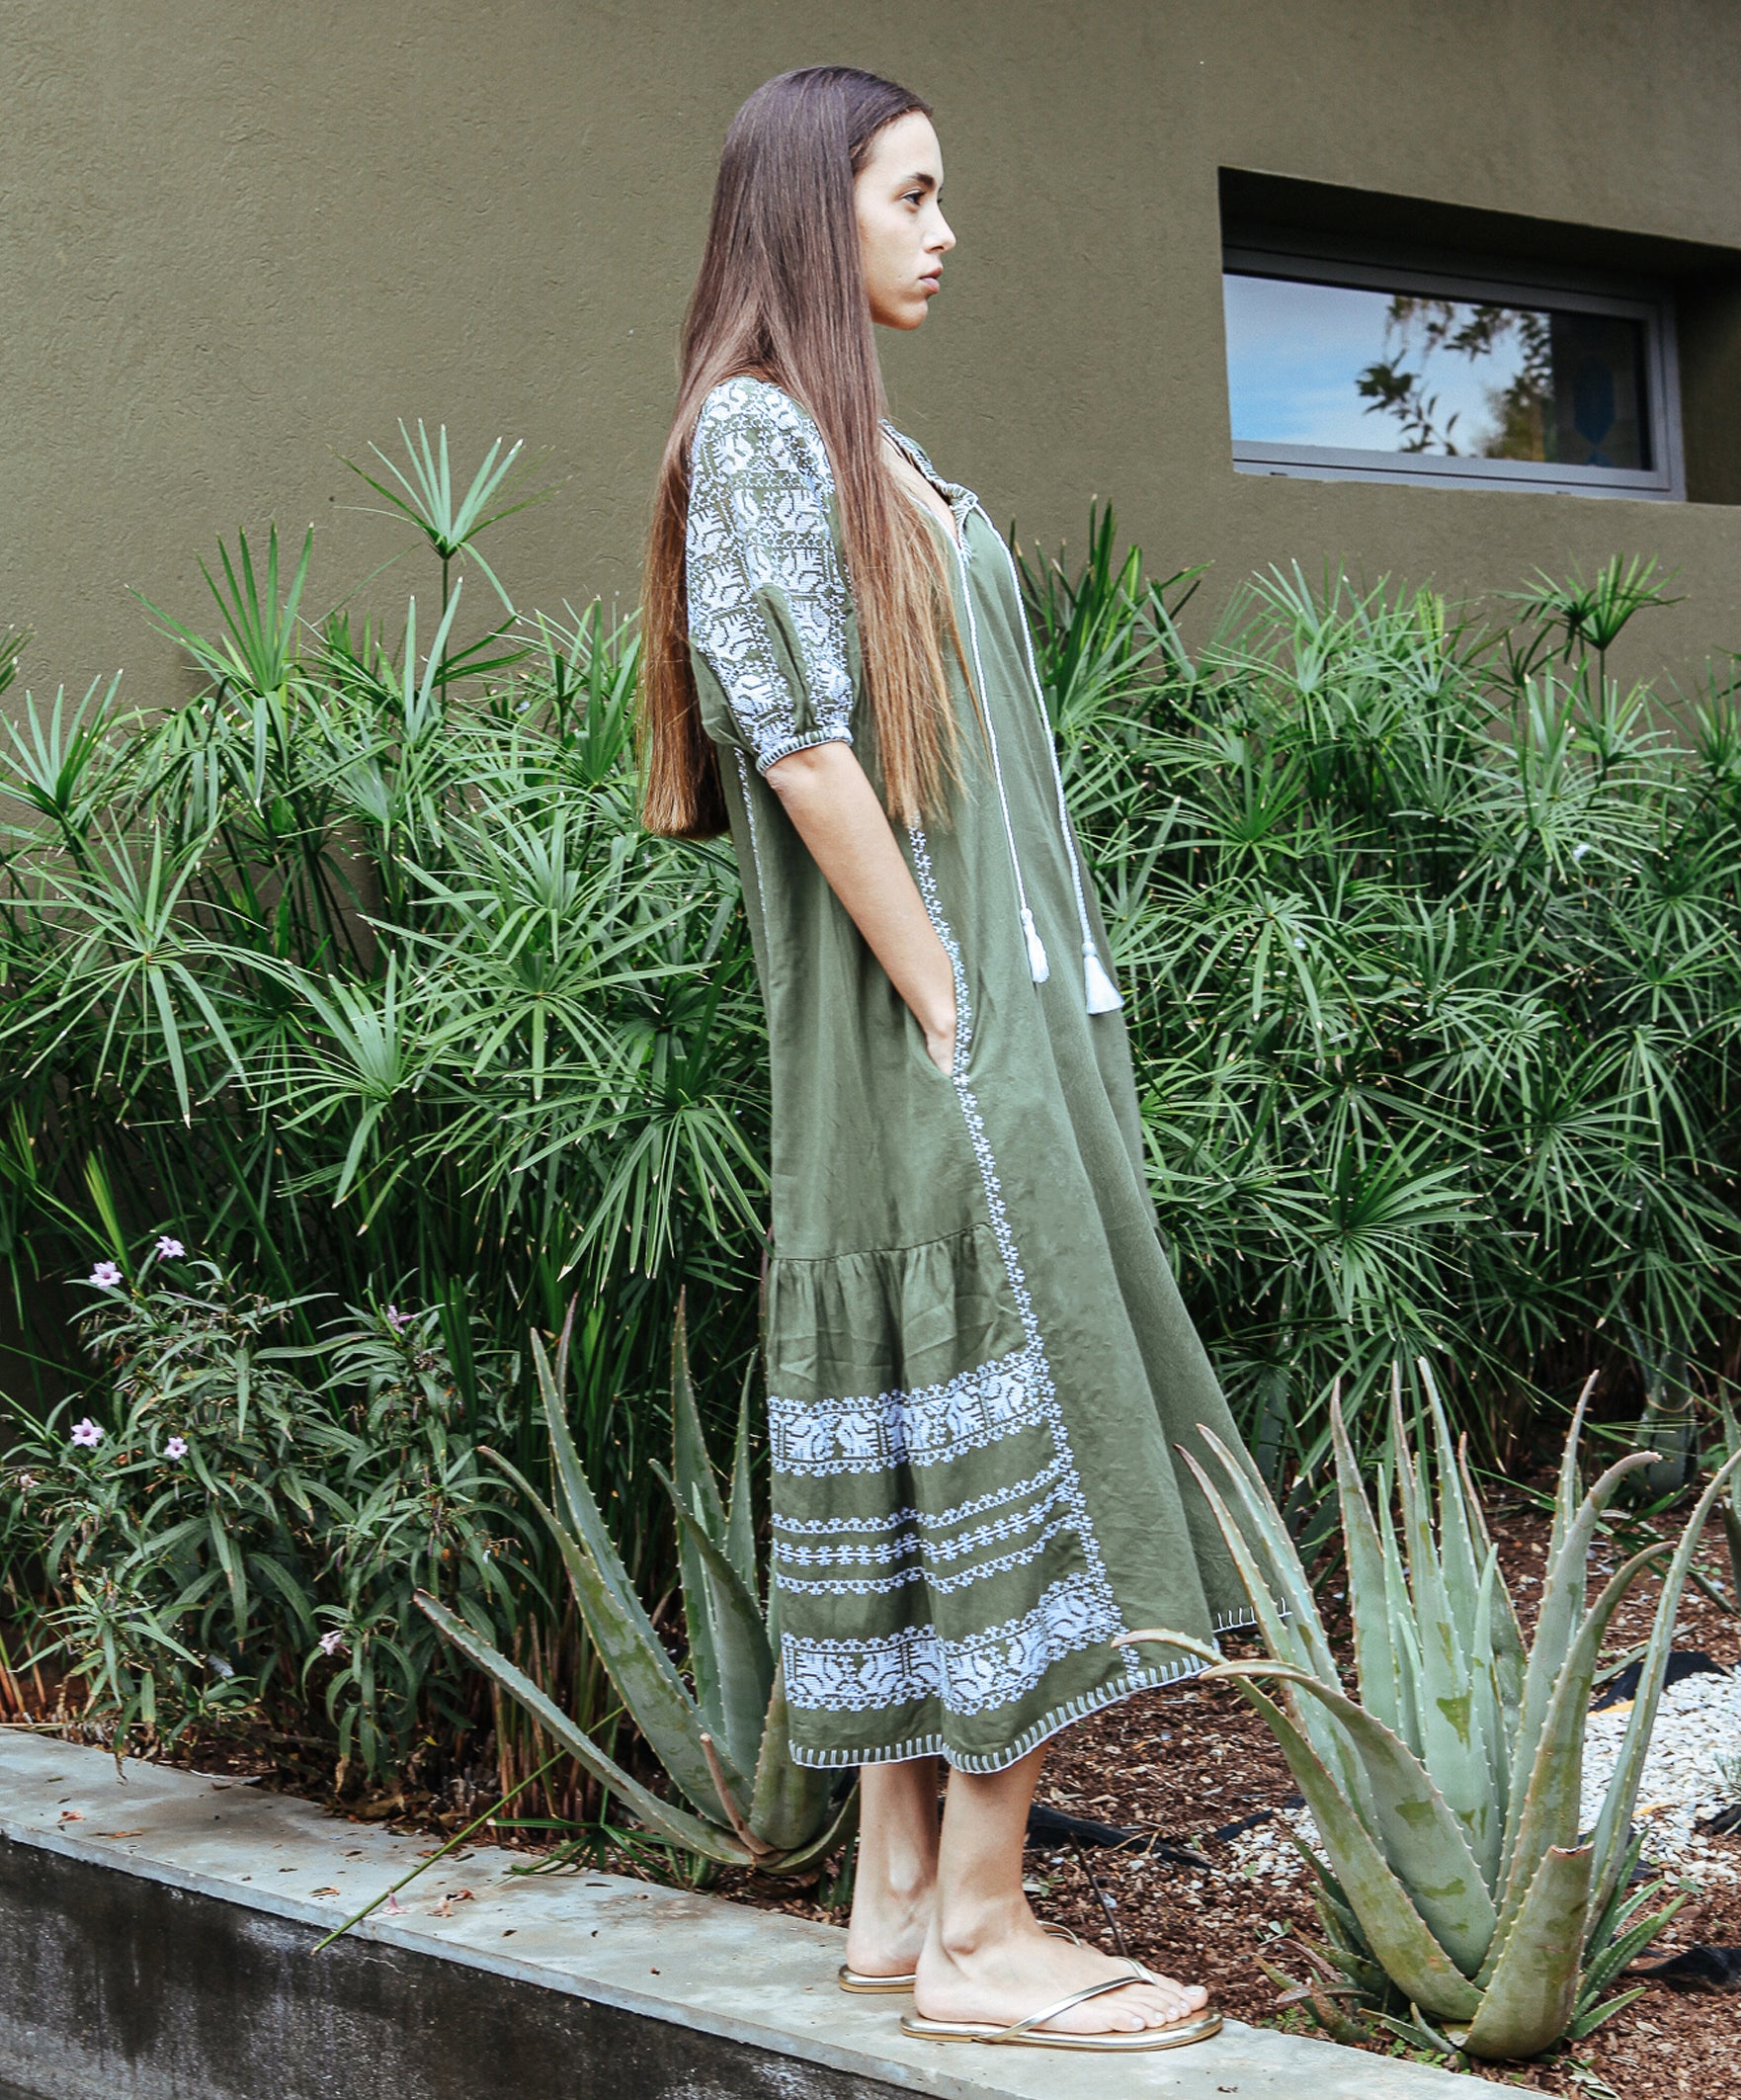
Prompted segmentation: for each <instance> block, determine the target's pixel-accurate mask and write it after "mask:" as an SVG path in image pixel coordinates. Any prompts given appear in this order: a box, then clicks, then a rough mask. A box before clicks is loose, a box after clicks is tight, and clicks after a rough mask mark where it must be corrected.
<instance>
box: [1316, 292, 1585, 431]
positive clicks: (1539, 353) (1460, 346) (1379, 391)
mask: <svg viewBox="0 0 1741 2100" xmlns="http://www.w3.org/2000/svg"><path fill="white" fill-rule="evenodd" d="M1502 344H1503V345H1504V347H1505V348H1506V349H1508V350H1511V351H1512V353H1513V358H1514V359H1515V360H1516V363H1515V367H1514V370H1513V372H1512V376H1511V378H1509V379H1507V380H1506V382H1505V383H1504V384H1503V385H1495V386H1490V387H1487V388H1485V389H1484V391H1485V393H1486V397H1487V406H1488V411H1489V413H1490V415H1491V416H1492V419H1493V427H1492V429H1490V430H1488V431H1484V432H1479V433H1469V432H1467V431H1465V432H1464V433H1463V437H1464V441H1465V443H1464V444H1459V443H1458V442H1457V429H1456V426H1457V424H1458V423H1459V422H1460V421H1461V411H1460V410H1458V409H1452V410H1451V413H1450V414H1449V415H1447V416H1445V417H1444V419H1443V422H1442V421H1441V419H1440V408H1439V401H1440V396H1439V394H1438V393H1437V392H1433V391H1429V386H1430V383H1431V367H1432V364H1433V361H1434V359H1435V358H1437V357H1440V356H1445V357H1461V358H1466V359H1467V360H1468V361H1469V363H1470V365H1471V366H1478V365H1479V364H1480V362H1481V360H1482V359H1484V358H1485V359H1492V358H1493V357H1494V355H1495V354H1496V352H1497V351H1498V350H1499V349H1500V347H1501V345H1502ZM1508 362H1511V361H1510V360H1508ZM1411 368H1412V369H1411ZM1355 386H1356V389H1357V390H1358V391H1359V393H1360V396H1361V398H1362V399H1363V400H1364V401H1365V402H1366V403H1367V409H1366V413H1367V414H1368V415H1387V416H1393V417H1394V418H1395V419H1396V421H1397V423H1398V425H1399V426H1400V428H1401V433H1402V441H1403V442H1402V443H1401V445H1399V446H1398V447H1397V450H1398V451H1399V452H1417V453H1438V454H1441V455H1443V456H1444V457H1446V458H1448V459H1452V460H1455V459H1460V458H1464V457H1471V456H1472V457H1474V458H1477V459H1483V460H1545V459H1546V458H1547V457H1548V454H1547V452H1546V451H1545V449H1544V447H1545V443H1546V438H1545V432H1546V426H1547V421H1548V417H1549V414H1550V410H1551V403H1552V392H1553V364H1552V351H1551V346H1550V342H1549V329H1548V317H1547V315H1546V314H1545V313H1538V312H1534V311H1533V310H1532V309H1531V308H1529V307H1527V306H1498V305H1487V304H1482V305H1470V304H1468V303H1466V302H1465V301H1463V300H1460V299H1446V298H1426V297H1422V296H1421V295H1419V294H1415V293H1412V292H1399V293H1397V294H1395V296H1394V297H1393V298H1392V299H1391V301H1390V305H1389V308H1388V311H1387V313H1386V315H1385V324H1384V351H1383V355H1382V357H1381V358H1378V359H1376V360H1374V361H1373V363H1371V364H1370V365H1368V367H1367V368H1366V370H1365V371H1364V372H1362V373H1361V375H1360V377H1359V378H1357V379H1356V380H1355ZM1465 446H1466V447H1467V450H1465Z"/></svg>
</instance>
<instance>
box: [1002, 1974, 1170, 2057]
mask: <svg viewBox="0 0 1741 2100" xmlns="http://www.w3.org/2000/svg"><path fill="white" fill-rule="evenodd" d="M1145 1980H1146V1979H1145V1978H1144V1977H1143V1976H1141V1975H1140V1974H1130V1975H1127V1976H1108V1977H1107V1978H1106V1980H1105V1981H1104V1982H1101V1983H1090V1984H1089V1986H1088V1988H1087V1989H1086V1990H1073V1991H1072V1992H1071V1993H1070V1995H1069V1996H1068V1997H1067V1998H1060V1999H1059V2000H1058V2001H1057V2003H1056V2004H1055V2005H1048V2006H1046V2008H1045V2009H1044V2011H1043V2012H1033V2013H1030V2014H1029V2015H1028V2017H1027V2019H1026V2020H1018V2021H1017V2022H1016V2024H1015V2026H1014V2027H1006V2028H1004V2029H1003V2030H1002V2031H1001V2032H1000V2033H998V2034H995V2035H987V2036H986V2037H985V2038H984V2039H985V2040H986V2041H987V2042H1018V2041H1020V2040H1021V2038H1022V2037H1023V2036H1024V2035H1025V2034H1027V2033H1028V2032H1029V2030H1030V2029H1031V2028H1035V2027H1043V2026H1044V2025H1045V2023H1046V2022H1047V2021H1048V2020H1055V2019H1056V2018H1057V2017H1058V2015H1059V2014H1060V2013H1066V2012H1073V2011H1074V2010H1075V2009H1076V2007H1077V2006H1078V2005H1086V2004H1087V2003H1088V2001H1089V2000H1090V1999H1091V1998H1104V1997H1105V1996H1106V1995H1107V1993H1108V1992H1109V1991H1112V1990H1123V1989H1125V1988H1126V1987H1127V1986H1128V1985H1130V1984H1132V1983H1141V1982H1143V1981H1145Z"/></svg>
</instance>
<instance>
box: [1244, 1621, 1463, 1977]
mask: <svg viewBox="0 0 1741 2100" xmlns="http://www.w3.org/2000/svg"><path fill="white" fill-rule="evenodd" d="M1206 1674H1207V1675H1208V1676H1211V1677H1225V1678H1229V1679H1232V1678H1235V1677H1239V1678H1245V1679H1254V1678H1257V1677H1266V1678H1275V1679H1280V1680H1282V1681H1283V1682H1284V1683H1286V1684H1290V1685H1292V1686H1293V1687H1294V1688H1295V1690H1296V1691H1298V1692H1300V1693H1303V1694H1304V1695H1306V1696H1307V1697H1309V1698H1312V1699H1316V1700H1319V1701H1321V1702H1322V1704H1323V1705H1324V1706H1325V1707H1326V1708H1327V1709H1328V1711H1329V1712H1330V1714H1331V1715H1332V1716H1333V1717H1334V1718H1335V1720H1336V1721H1337V1722H1339V1723H1340V1725H1341V1726H1342V1727H1344V1728H1345V1729H1346V1730H1347V1731H1348V1734H1349V1738H1350V1740H1351V1741H1352V1742H1353V1744H1354V1746H1355V1749H1356V1751H1357V1752H1358V1753H1359V1755H1360V1758H1361V1761H1362V1763H1363V1764H1364V1765H1365V1766H1366V1768H1367V1777H1368V1781H1369V1783H1370V1786H1371V1790H1372V1802H1373V1805H1374V1806H1375V1808H1376V1810H1377V1816H1378V1836H1379V1841H1380V1843H1381V1844H1382V1845H1383V1848H1384V1852H1385V1856H1386V1858H1387V1859H1388V1861H1389V1864H1390V1866H1391V1867H1392V1868H1393V1869H1394V1870H1395V1872H1396V1874H1397V1876H1398V1877H1399V1879H1400V1880H1401V1882H1402V1884H1403V1886H1404V1888H1405V1889H1406V1890H1407V1891H1408V1894H1409V1896H1410V1899H1411V1900H1412V1901H1413V1903H1414V1906H1415V1908H1416V1909H1417V1910H1418V1911H1419V1912H1420V1914H1421V1916H1422V1918H1423V1919H1424V1920H1425V1921H1426V1923H1427V1925H1428V1927H1429V1928H1430V1929H1431V1931H1432V1932H1433V1934H1434V1936H1435V1937H1436V1938H1437V1939H1438V1940H1439V1942H1440V1944H1441V1945H1442V1946H1443V1947H1444V1948H1445V1950H1446V1952H1447V1953H1448V1954H1449V1955H1450V1956H1451V1960H1452V1961H1453V1962H1455V1964H1456V1965H1457V1967H1458V1968H1459V1969H1460V1970H1461V1971H1462V1972H1463V1974H1465V1975H1467V1976H1473V1975H1474V1974H1475V1973H1476V1971H1477V1970H1479V1968H1480V1966H1481V1963H1482V1961H1483V1960H1484V1958H1485V1956H1486V1954H1487V1950H1488V1947H1489V1946H1490V1944H1491V1942H1492V1939H1493V1929H1494V1926H1495V1925H1496V1924H1497V1923H1498V1913H1497V1912H1496V1911H1495V1909H1494V1907H1493V1899H1492V1897H1491V1896H1490V1895H1489V1894H1488V1892H1487V1885H1486V1884H1485V1882H1484V1881H1483V1880H1482V1879H1481V1869H1480V1867H1479V1865H1478V1864H1477V1862H1476V1859H1475V1855H1474V1854H1473V1853H1472V1852H1471V1851H1470V1850H1469V1844H1468V1840H1467V1838H1466V1836H1465V1835H1464V1833H1463V1829H1462V1825H1461V1824H1460V1823H1459V1821H1458V1820H1457V1818H1456V1817H1455V1816H1454V1815H1453V1814H1452V1813H1451V1809H1450V1808H1449V1807H1448V1806H1446V1802H1445V1797H1444V1796H1443V1795H1442V1794H1441V1793H1440V1791H1439V1789H1438V1788H1437V1787H1436V1786H1434V1784H1433V1781H1432V1779H1431V1778H1430V1777H1429V1776H1428V1774H1427V1772H1426V1770H1425V1769H1424V1768H1423V1766H1422V1764H1421V1762H1420V1760H1419V1758H1417V1757H1416V1756H1415V1755H1414V1753H1413V1752H1412V1751H1411V1750H1410V1749H1409V1748H1408V1746H1407V1745H1406V1744H1405V1743H1403V1742H1401V1741H1399V1740H1398V1738H1397V1736H1396V1735H1395V1734H1394V1733H1393V1732H1392V1731H1391V1730H1390V1729H1389V1728H1387V1727H1385V1726H1384V1724H1383V1722H1380V1721H1378V1720H1377V1719H1376V1718H1375V1717H1374V1716H1373V1715H1370V1714H1368V1713H1367V1712H1366V1711H1365V1710H1364V1709H1362V1708H1360V1707H1358V1706H1356V1705H1355V1704H1354V1702H1353V1701H1352V1700H1351V1699H1348V1698H1346V1697H1345V1696H1344V1695H1343V1694H1342V1693H1341V1692H1338V1691H1335V1690H1333V1689H1332V1688H1331V1687H1330V1686H1329V1685H1326V1684H1320V1683H1319V1682H1318V1681H1317V1680H1316V1679H1315V1678H1312V1677H1307V1676H1306V1675H1305V1674H1304V1673H1303V1672H1301V1671H1298V1670H1288V1669H1285V1668H1283V1667H1282V1666H1281V1665H1280V1664H1277V1663H1263V1662H1237V1663H1227V1664H1225V1665H1223V1666H1221V1667H1219V1668H1216V1669H1214V1670H1211V1671H1209V1672H1207V1673H1206ZM1301 1791H1302V1792H1303V1791H1304V1790H1303V1789H1302V1790H1301Z"/></svg>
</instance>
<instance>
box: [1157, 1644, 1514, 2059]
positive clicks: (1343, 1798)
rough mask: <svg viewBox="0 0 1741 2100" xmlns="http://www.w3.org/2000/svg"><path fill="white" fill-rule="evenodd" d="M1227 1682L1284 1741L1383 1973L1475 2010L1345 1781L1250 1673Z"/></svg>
mask: <svg viewBox="0 0 1741 2100" xmlns="http://www.w3.org/2000/svg"><path fill="white" fill-rule="evenodd" d="M1158 1638H1168V1639H1170V1638H1172V1637H1171V1636H1161V1637H1158ZM1232 1682H1233V1683H1234V1687H1235V1689H1236V1690H1237V1691H1238V1693H1239V1695H1240V1697H1241V1698H1242V1699H1244V1700H1245V1701H1246V1703H1247V1704H1248V1705H1249V1706H1251V1707H1253V1708H1254V1709H1255V1710H1256V1711H1257V1712H1258V1713H1259V1714H1260V1715H1262V1717H1263V1719H1264V1720H1265V1721H1266V1722H1268V1723H1269V1725H1270V1729H1271V1732H1272V1733H1273V1734H1274V1735H1275V1737H1276V1740H1277V1742H1278V1743H1279V1744H1280V1745H1281V1748H1282V1754H1283V1756H1284V1757H1285V1758H1286V1760H1287V1769H1288V1770H1289V1771H1290V1772H1291V1773H1292V1774H1293V1780H1294V1784H1295V1785H1296V1786H1297V1787H1298V1788H1299V1791H1300V1793H1301V1794H1303V1795H1304V1796H1305V1802H1306V1806H1307V1807H1308V1808H1310V1810H1311V1811H1312V1820H1313V1822H1314V1823H1315V1824H1316V1825H1317V1829H1318V1834H1319V1837H1320V1839H1321V1840H1322V1842H1323V1846H1324V1850H1325V1852H1326V1853H1327V1854H1328V1856H1329V1859H1330V1862H1331V1865H1332V1866H1333V1867H1334V1869H1335V1871H1336V1879H1337V1881H1338V1883H1339V1884H1340V1885H1341V1888H1342V1890H1343V1893H1344V1896H1345V1898H1346V1900H1347V1903H1348V1907H1349V1909H1350V1910H1351V1911H1352V1912H1353V1913H1354V1915H1355V1916H1356V1917H1357V1918H1358V1919H1359V1920H1360V1927H1361V1931H1362V1932H1363V1933H1364V1934H1365V1935H1366V1939H1367V1943H1368V1946H1370V1947H1371V1948H1372V1949H1373V1950H1374V1952H1375V1953H1377V1954H1378V1955H1379V1956H1380V1959H1381V1960H1382V1962H1383V1964H1384V1968H1385V1971H1386V1974H1389V1975H1390V1976H1391V1978H1392V1979H1393V1980H1394V1981H1395V1983H1396V1984H1397V1986H1398V1988H1400V1989H1402V1990H1404V1991H1406V1992H1407V1993H1408V1995H1409V1996H1410V1997H1411V1998H1413V1999H1414V2000H1415V2001H1416V2003H1417V2004H1419V2005H1422V2006H1424V2007H1425V2008H1426V2010H1427V2011H1429V2012H1433V2013H1437V2014H1439V2015H1440V2016H1441V2017H1442V2018H1444V2019H1448V2020H1467V2019H1470V2018H1472V2017H1473V2016H1474V2014H1475V2012H1476V2010H1477V2008H1478V2007H1479V2005H1480V2002H1481V2000H1480V1993H1479V1992H1478V1991H1477V1990H1476V1988H1475V1986H1474V1985H1473V1984H1472V1983H1471V1982H1470V1981H1469V1979H1468V1977H1467V1976H1466V1975H1464V1974H1462V1972H1461V1970H1460V1969H1459V1968H1458V1967H1457V1965H1456V1964H1455V1962H1454V1961H1453V1960H1452V1959H1451V1955H1450V1954H1449V1953H1448V1952H1447V1950H1446V1949H1445V1948H1444V1947H1443V1946H1442V1945H1441V1944H1440V1942H1439V1940H1438V1938H1437V1937H1436V1936H1435V1934H1434V1933H1433V1931H1432V1929H1431V1927H1430V1926H1429V1925H1428V1924H1427V1922H1426V1920H1425V1918H1424V1917H1423V1916H1422V1914H1421V1912H1420V1910H1419V1909H1417V1908H1416V1905H1415V1902H1414V1900H1413V1898H1412V1897H1411V1895H1410V1893H1409V1890H1407V1889H1406V1888H1405V1887H1404V1885H1403V1883H1402V1882H1401V1881H1400V1880H1399V1879H1398V1877H1397V1875H1396V1874H1395V1873H1394V1871H1393V1870H1392V1869H1391V1867H1390V1864H1389V1862H1388V1861H1387V1860H1386V1859H1385V1857H1384V1854H1383V1851H1382V1850H1381V1849H1380V1847H1379V1845H1378V1842H1377V1840H1376V1839H1375V1838H1374V1837H1373V1835H1372V1833H1371V1831H1370V1830H1369V1829H1368V1825H1367V1823H1366V1822H1365V1821H1364V1820H1363V1818H1362V1817H1361V1816H1360V1815H1359V1814H1357V1813H1356V1811H1355V1809H1354V1808H1353V1807H1352V1806H1351V1805H1350V1803H1349V1800H1348V1796H1347V1794H1346V1792H1345V1791H1344V1789H1343V1787H1342V1786H1341V1785H1340V1784H1339V1783H1338V1781H1337V1780H1335V1779H1334V1778H1332V1777H1331V1774H1330V1772H1329V1770H1328V1769H1327V1768H1326V1767H1325V1765H1324V1764H1323V1762H1322V1761H1321V1760H1320V1759H1319V1757H1318V1755H1317V1753H1316V1751H1315V1750H1314V1749H1313V1748H1312V1746H1311V1744H1310V1742H1309V1741H1308V1740H1307V1739H1306V1736H1305V1734H1304V1733H1303V1732H1302V1731H1301V1730H1300V1729H1299V1728H1296V1727H1295V1726H1294V1724H1293V1722H1292V1721H1291V1720H1290V1719H1289V1717H1288V1716H1287V1715H1286V1714H1285V1713H1284V1712H1283V1710H1282V1709H1281V1707H1279V1706H1278V1705H1277V1704H1276V1703H1275V1701H1274V1700H1272V1699H1269V1698H1267V1697H1266V1696H1265V1694H1264V1693H1263V1692H1261V1691H1260V1690H1259V1689H1258V1688H1257V1686H1256V1685H1254V1684H1252V1683H1250V1682H1249V1681H1247V1680H1244V1679H1242V1678H1239V1677H1234V1678H1233V1679H1232Z"/></svg>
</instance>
